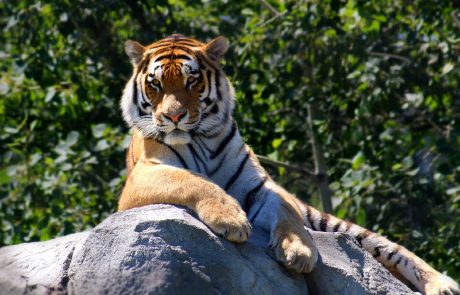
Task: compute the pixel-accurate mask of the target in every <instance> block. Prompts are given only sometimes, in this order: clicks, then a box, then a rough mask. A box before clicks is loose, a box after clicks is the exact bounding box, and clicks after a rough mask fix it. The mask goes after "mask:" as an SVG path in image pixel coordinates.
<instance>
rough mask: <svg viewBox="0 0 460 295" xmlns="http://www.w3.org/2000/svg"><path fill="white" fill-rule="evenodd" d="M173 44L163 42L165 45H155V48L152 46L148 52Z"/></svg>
mask: <svg viewBox="0 0 460 295" xmlns="http://www.w3.org/2000/svg"><path fill="white" fill-rule="evenodd" d="M172 44H173V43H172V42H170V41H167V42H163V43H160V44H158V45H155V46H151V47H149V48H148V50H152V49H153V50H155V49H158V48H161V47H166V46H172Z"/></svg>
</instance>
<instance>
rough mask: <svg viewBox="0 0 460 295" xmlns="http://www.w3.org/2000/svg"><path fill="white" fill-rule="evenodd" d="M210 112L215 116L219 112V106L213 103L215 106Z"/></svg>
mask: <svg viewBox="0 0 460 295" xmlns="http://www.w3.org/2000/svg"><path fill="white" fill-rule="evenodd" d="M210 112H211V113H213V114H217V113H218V112H219V106H218V105H217V103H215V104H214V105H213V106H212V108H211V110H210Z"/></svg>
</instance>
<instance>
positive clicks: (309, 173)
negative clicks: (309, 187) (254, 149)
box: [257, 155, 317, 182]
mask: <svg viewBox="0 0 460 295" xmlns="http://www.w3.org/2000/svg"><path fill="white" fill-rule="evenodd" d="M257 158H258V159H259V161H260V162H261V163H262V164H266V165H270V166H272V167H283V168H285V169H287V170H289V171H292V172H296V173H299V174H302V175H304V176H307V177H308V178H310V180H312V181H315V182H316V181H317V175H316V174H315V173H313V172H312V171H310V170H308V169H305V168H302V167H299V166H295V165H291V164H287V163H283V162H280V161H275V160H271V159H269V158H267V157H265V156H262V155H257Z"/></svg>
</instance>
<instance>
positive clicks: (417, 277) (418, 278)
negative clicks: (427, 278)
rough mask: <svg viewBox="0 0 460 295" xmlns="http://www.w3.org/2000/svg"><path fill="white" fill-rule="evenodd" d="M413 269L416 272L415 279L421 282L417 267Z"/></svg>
mask: <svg viewBox="0 0 460 295" xmlns="http://www.w3.org/2000/svg"><path fill="white" fill-rule="evenodd" d="M412 269H413V270H414V275H415V278H416V279H417V281H419V282H420V274H419V273H418V271H417V270H416V269H415V266H413V267H412Z"/></svg>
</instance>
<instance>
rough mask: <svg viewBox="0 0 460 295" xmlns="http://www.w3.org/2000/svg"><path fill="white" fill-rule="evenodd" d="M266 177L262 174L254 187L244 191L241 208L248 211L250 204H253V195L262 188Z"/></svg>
mask: <svg viewBox="0 0 460 295" xmlns="http://www.w3.org/2000/svg"><path fill="white" fill-rule="evenodd" d="M267 179H268V177H267V176H264V178H263V179H262V181H261V182H260V183H259V184H257V185H256V186H255V187H254V188H252V189H251V190H250V191H248V192H247V193H246V196H245V197H244V205H243V210H244V211H245V212H248V211H249V210H250V209H251V207H252V205H254V203H255V196H256V195H257V193H258V192H259V191H260V190H261V189H262V187H263V186H264V184H265V182H267Z"/></svg>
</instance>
